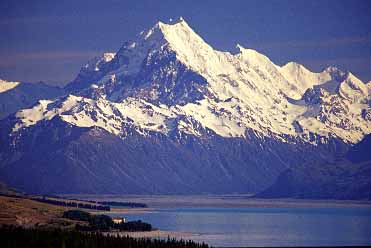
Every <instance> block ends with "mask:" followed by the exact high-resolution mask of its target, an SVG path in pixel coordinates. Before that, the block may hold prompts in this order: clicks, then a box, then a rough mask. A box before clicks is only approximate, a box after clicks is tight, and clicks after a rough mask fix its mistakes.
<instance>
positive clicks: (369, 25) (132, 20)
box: [0, 0, 371, 84]
mask: <svg viewBox="0 0 371 248" xmlns="http://www.w3.org/2000/svg"><path fill="white" fill-rule="evenodd" d="M0 10H1V16H0V31H1V36H0V58H1V59H0V78H3V79H8V80H17V81H45V82H50V83H54V84H63V83H67V82H68V81H70V80H72V79H73V78H74V76H75V75H76V74H77V73H78V71H79V70H80V67H81V66H82V65H83V64H84V63H86V62H87V61H88V60H89V59H90V58H92V57H94V56H95V55H98V54H100V53H101V52H104V51H111V52H115V51H117V50H118V49H119V48H120V46H121V45H122V44H123V43H124V42H125V41H127V40H128V39H132V38H134V36H135V35H136V34H137V33H139V32H140V31H142V30H145V29H148V28H150V27H151V26H153V25H154V24H155V23H156V22H157V21H159V20H161V21H164V22H167V21H168V20H169V19H170V18H173V19H174V18H178V17H179V16H183V17H184V18H185V20H186V21H187V22H188V23H189V25H190V26H191V27H192V28H194V30H195V31H196V32H197V33H198V34H200V35H201V36H202V37H203V38H204V39H205V40H206V41H207V42H208V43H209V44H211V45H212V46H213V47H214V48H216V49H218V50H229V51H235V46H236V44H237V43H239V44H241V45H242V46H244V47H247V48H253V49H256V50H258V51H259V52H262V53H264V54H266V55H267V56H268V57H270V58H271V59H272V60H273V61H274V62H275V63H277V64H284V63H286V62H288V61H297V62H300V63H302V64H304V65H305V66H306V67H308V68H309V69H311V70H314V71H319V70H320V69H322V68H324V67H326V66H329V65H336V66H338V67H340V68H342V69H348V70H350V71H352V72H353V73H354V74H356V75H357V76H358V77H360V78H361V79H362V80H364V81H369V80H371V1H368V0H365V1H361V0H352V1H346V0H342V1H340V0H336V1H332V0H331V1H326V0H322V1H300V0H292V1H283V0H281V1H273V0H272V1H268V0H267V1H248V0H245V1H233V0H229V1H200V0H199V1H175V0H173V1H167V0H166V1H164V0H161V1H156V0H154V1H140V0H135V1H125V0H122V1H118V0H107V1H101V0H99V1H97V0H90V1H71V0H64V1H52V0H48V1H46V0H44V1H41V0H32V1H24V0H18V1H14V0H2V1H1V2H0Z"/></svg>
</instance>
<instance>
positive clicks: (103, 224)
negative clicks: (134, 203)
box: [62, 210, 152, 232]
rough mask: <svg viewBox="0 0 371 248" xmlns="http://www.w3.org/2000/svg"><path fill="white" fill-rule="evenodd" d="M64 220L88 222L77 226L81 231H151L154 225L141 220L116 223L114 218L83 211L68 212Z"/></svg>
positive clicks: (64, 215)
mask: <svg viewBox="0 0 371 248" xmlns="http://www.w3.org/2000/svg"><path fill="white" fill-rule="evenodd" d="M62 217H63V218H67V219H70V220H78V221H84V222H87V223H88V225H79V224H78V225H76V229H77V230H80V231H89V232H92V231H110V230H112V229H116V230H120V231H130V232H139V231H141V232H142V231H151V230H152V225H151V224H148V223H146V222H142V221H140V220H137V221H129V222H122V223H114V222H113V220H112V218H111V217H110V216H108V215H104V214H90V213H87V212H84V211H81V210H68V211H65V212H64V213H63V216H62Z"/></svg>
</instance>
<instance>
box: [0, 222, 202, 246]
mask: <svg viewBox="0 0 371 248" xmlns="http://www.w3.org/2000/svg"><path fill="white" fill-rule="evenodd" d="M0 244H1V247H3V248H18V247H24V248H33V247H38V248H49V247H50V248H51V247H52V248H65V247H68V248H120V247H122V248H124V247H125V248H143V247H144V248H208V247H209V246H208V245H207V244H204V243H202V244H199V243H196V242H194V241H190V240H189V241H185V240H176V239H170V238H168V239H149V238H139V239H138V238H131V237H128V236H122V237H121V236H119V235H116V236H112V235H103V234H102V233H99V232H79V231H76V230H62V229H25V228H23V227H14V226H3V227H1V228H0Z"/></svg>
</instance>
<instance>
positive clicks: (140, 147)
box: [0, 18, 371, 193]
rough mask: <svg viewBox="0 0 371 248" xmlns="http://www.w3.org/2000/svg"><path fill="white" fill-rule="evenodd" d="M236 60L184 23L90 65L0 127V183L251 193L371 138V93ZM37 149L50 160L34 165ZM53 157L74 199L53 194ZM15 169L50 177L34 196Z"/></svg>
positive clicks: (337, 76) (333, 75)
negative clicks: (60, 92)
mask: <svg viewBox="0 0 371 248" xmlns="http://www.w3.org/2000/svg"><path fill="white" fill-rule="evenodd" d="M237 48H238V49H239V52H238V53H236V54H232V53H229V52H222V51H217V50H215V49H214V48H212V47H211V46H210V45H208V44H207V43H206V42H205V41H204V40H203V39H202V38H201V37H200V36H199V35H198V34H196V33H195V32H194V31H193V30H192V29H191V28H190V27H189V26H188V24H187V23H186V22H185V21H184V20H183V19H182V18H181V19H180V20H179V21H178V22H176V23H173V24H165V23H162V22H159V23H157V24H156V25H155V26H154V27H152V28H151V29H150V30H148V31H147V32H142V33H140V34H139V35H138V36H137V37H136V39H135V40H134V41H131V42H127V43H125V44H124V45H123V46H122V47H121V49H120V50H119V51H118V52H117V53H115V54H114V53H105V54H103V55H102V56H101V57H97V58H94V59H93V60H92V61H90V62H89V63H88V64H86V65H85V66H84V67H83V68H82V69H81V71H80V73H79V74H78V76H77V77H76V79H75V80H74V81H73V82H71V83H70V84H68V85H67V86H66V88H65V89H66V91H68V92H69V94H66V95H65V96H63V97H60V98H57V99H54V100H41V101H39V102H38V104H36V105H34V106H33V107H32V108H29V109H23V110H20V111H18V112H17V113H16V114H15V115H14V116H13V117H12V118H9V119H8V120H6V121H3V123H2V125H3V127H4V128H3V130H6V131H4V132H3V137H4V140H6V141H5V142H2V144H1V145H2V147H3V148H4V151H5V150H6V151H5V152H2V154H1V156H0V158H1V159H2V162H1V168H2V170H3V172H4V174H6V175H7V176H3V178H5V180H6V179H8V180H7V181H8V183H9V184H10V185H11V184H15V185H17V184H18V185H19V184H20V185H21V187H23V188H32V191H35V192H40V191H42V192H45V191H51V192H70V191H71V192H74V191H78V192H120V193H122V192H126V193H138V192H152V193H153V192H156V193H169V192H170V193H174V192H181V193H187V192H213V193H231V192H244V193H246V192H257V191H259V190H262V189H263V188H265V187H267V186H269V185H270V184H271V183H272V182H273V181H274V180H275V179H276V178H277V176H278V175H279V174H280V173H281V172H282V171H284V170H285V169H287V168H289V167H291V166H295V164H298V163H299V164H302V163H317V162H321V161H327V160H334V159H335V158H336V157H337V156H338V155H339V154H344V153H345V152H346V150H347V149H349V147H350V146H351V145H352V144H355V143H357V142H359V141H360V140H362V138H363V137H364V136H365V135H367V134H369V133H371V108H370V100H371V84H370V83H368V84H365V83H363V82H362V81H361V80H359V79H358V78H357V77H356V76H354V75H353V74H352V73H350V72H342V71H340V70H338V69H337V68H334V67H329V68H327V69H325V70H324V71H322V72H319V73H314V72H311V71H309V70H308V69H306V68H305V67H304V66H302V65H300V64H297V63H293V62H290V63H288V64H286V65H284V66H278V65H276V64H274V63H273V62H272V61H271V60H270V59H269V58H267V57H266V56H265V55H263V54H260V53H258V52H257V51H255V50H252V49H246V48H243V47H242V46H240V45H237ZM46 134H48V135H46ZM5 137H6V138H5ZM48 137H49V139H48ZM36 140H38V141H39V143H40V142H41V141H42V142H43V143H45V144H47V145H46V146H45V147H44V148H43V149H46V150H47V151H49V152H51V153H52V154H53V156H54V157H53V156H51V157H48V156H45V155H44V157H42V158H37V159H36V158H35V154H34V153H32V152H31V150H30V147H31V145H35V143H33V142H35V141H36ZM93 141H94V142H93ZM76 145H79V146H76ZM52 147H53V150H50V149H52ZM82 147H84V149H82ZM33 149H36V150H37V152H41V150H40V149H42V148H40V147H37V148H35V147H33ZM40 154H42V152H41V153H40ZM108 155H109V156H108ZM86 156H90V157H86ZM91 156H93V157H94V159H92V158H91ZM55 157H58V158H59V159H60V160H59V161H58V162H56V163H57V164H59V166H58V167H57V168H55V169H56V170H57V171H59V173H60V174H62V175H65V178H66V180H68V178H69V180H70V181H71V180H73V179H74V180H76V182H75V184H73V183H72V184H70V185H71V187H72V189H71V188H69V189H68V188H66V187H63V186H61V185H59V184H58V186H55V187H52V188H50V185H49V184H50V182H51V181H53V180H52V179H51V178H54V177H57V175H59V174H58V173H55V172H53V171H49V169H48V163H51V161H56V159H55ZM113 157H115V159H113ZM26 158H27V159H28V160H27V161H34V164H32V162H29V163H31V164H32V166H31V167H32V168H33V169H32V170H30V171H29V169H30V168H27V169H25V166H27V165H24V164H23V163H24V162H25V160H24V159H26ZM41 160H42V161H41ZM104 164H106V167H104ZM41 165H42V166H41ZM12 166H13V167H16V168H20V169H21V168H23V169H25V170H26V171H29V174H28V175H34V176H39V175H40V173H41V172H40V170H41V171H44V173H46V174H45V175H48V176H47V177H46V178H45V180H44V182H38V183H36V184H33V183H32V180H31V179H29V180H26V181H25V176H26V175H25V174H23V173H20V174H21V175H14V174H13V172H14V168H12ZM28 166H30V165H28ZM38 166H39V167H41V168H42V169H40V168H39V167H38ZM45 171H47V172H45ZM41 174H42V173H41ZM81 177H85V178H86V180H87V183H86V185H78V184H77V182H78V178H81ZM50 180H51V181H50ZM47 186H48V187H49V188H48V187H47Z"/></svg>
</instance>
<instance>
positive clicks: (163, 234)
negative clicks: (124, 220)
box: [103, 230, 201, 239]
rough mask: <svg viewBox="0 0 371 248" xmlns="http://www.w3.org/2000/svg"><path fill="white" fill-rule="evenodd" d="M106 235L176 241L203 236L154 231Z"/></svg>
mask: <svg viewBox="0 0 371 248" xmlns="http://www.w3.org/2000/svg"><path fill="white" fill-rule="evenodd" d="M103 234H104V235H113V236H116V235H119V236H120V237H123V236H129V237H132V238H152V239H156V238H157V239H164V238H168V237H170V238H176V239H193V238H194V237H200V236H201V234H196V233H191V232H180V231H164V230H152V231H145V232H122V231H113V232H104V233H103Z"/></svg>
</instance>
